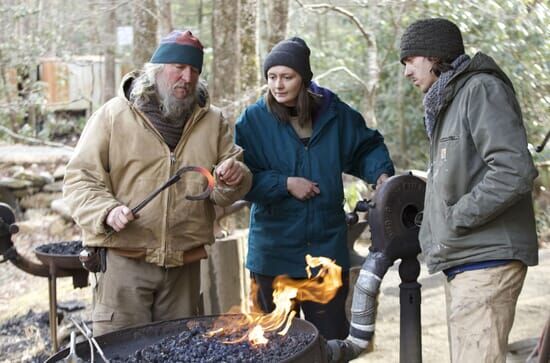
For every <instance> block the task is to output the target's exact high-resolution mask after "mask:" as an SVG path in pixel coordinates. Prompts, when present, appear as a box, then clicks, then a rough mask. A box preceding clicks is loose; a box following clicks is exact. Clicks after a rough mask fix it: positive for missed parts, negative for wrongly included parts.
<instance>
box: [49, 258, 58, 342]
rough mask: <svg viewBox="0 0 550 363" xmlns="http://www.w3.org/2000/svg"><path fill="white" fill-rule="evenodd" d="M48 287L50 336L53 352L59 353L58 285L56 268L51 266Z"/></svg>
mask: <svg viewBox="0 0 550 363" xmlns="http://www.w3.org/2000/svg"><path fill="white" fill-rule="evenodd" d="M48 287H49V295H50V296H49V297H50V315H49V317H50V336H51V339H52V347H53V352H54V353H55V352H57V350H58V349H59V345H58V343H57V285H56V276H55V267H53V266H50V275H49V276H48Z"/></svg>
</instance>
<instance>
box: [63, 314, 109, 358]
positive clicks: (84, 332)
mask: <svg viewBox="0 0 550 363" xmlns="http://www.w3.org/2000/svg"><path fill="white" fill-rule="evenodd" d="M71 321H72V322H73V325H74V326H75V327H76V328H77V329H78V330H79V331H80V333H82V335H83V336H84V337H85V338H86V339H87V340H88V344H90V362H91V363H94V347H95V349H96V350H97V352H98V353H99V356H100V357H101V359H103V361H104V362H105V363H109V360H108V359H107V357H106V356H105V354H104V353H103V350H102V349H101V347H100V346H99V344H98V343H97V340H95V338H94V336H93V334H92V331H91V330H90V328H88V326H87V325H86V323H85V322H84V320H83V321H82V326H80V324H78V323H77V322H76V320H75V319H73V318H71ZM72 334H74V332H73V333H71V352H74V348H73V344H74V343H73V335H72ZM74 356H75V357H76V353H75V355H74Z"/></svg>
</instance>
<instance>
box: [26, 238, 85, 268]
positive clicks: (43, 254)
mask: <svg viewBox="0 0 550 363" xmlns="http://www.w3.org/2000/svg"><path fill="white" fill-rule="evenodd" d="M75 244H80V246H82V242H81V241H66V242H57V243H50V244H45V245H40V246H38V247H37V248H35V250H34V253H35V254H36V258H38V260H40V262H42V263H43V264H44V265H47V266H51V265H53V266H55V268H56V269H66V270H81V269H82V264H81V263H80V260H79V259H78V253H79V252H80V251H78V252H76V253H66V254H60V253H59V252H58V253H52V251H54V252H56V249H55V248H56V245H57V246H60V247H61V250H62V249H63V247H64V248H65V249H66V250H69V252H74V251H70V250H74V249H75V246H73V245H75ZM50 246H51V247H50ZM58 249H59V248H58ZM81 249H82V247H81Z"/></svg>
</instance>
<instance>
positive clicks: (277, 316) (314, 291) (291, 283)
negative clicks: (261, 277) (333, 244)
mask: <svg viewBox="0 0 550 363" xmlns="http://www.w3.org/2000/svg"><path fill="white" fill-rule="evenodd" d="M312 269H318V271H317V273H316V274H315V276H313V277H312V275H313V273H312ZM306 272H307V276H308V278H307V279H303V280H296V279H292V278H290V277H288V276H277V277H276V278H275V280H274V281H273V302H274V304H275V309H274V310H273V311H272V312H271V313H269V314H265V313H262V312H261V311H260V309H259V308H258V307H257V306H256V304H254V305H253V307H252V311H251V312H243V318H242V319H240V320H238V321H235V318H234V316H232V317H231V318H229V317H228V318H224V317H223V316H222V318H220V319H219V320H218V321H216V323H215V324H214V328H213V330H211V331H209V332H208V333H206V336H208V337H212V336H215V335H217V334H224V335H226V334H227V335H231V334H234V333H236V332H239V331H245V332H246V333H245V334H244V335H242V336H241V337H240V338H238V339H235V340H231V341H227V343H239V342H242V341H244V340H247V339H248V341H249V342H250V343H251V344H252V345H262V344H267V342H268V341H269V339H267V338H266V337H265V335H264V333H265V332H273V331H278V333H277V334H280V335H285V334H286V333H287V332H288V330H289V329H290V326H291V325H292V319H294V317H295V316H296V311H295V310H294V304H295V303H294V302H295V301H313V302H317V303H321V304H326V303H328V302H329V301H330V300H331V299H332V298H333V297H334V296H335V295H336V292H337V291H338V289H339V288H340V287H341V286H342V268H341V267H340V266H338V265H336V264H335V263H334V261H332V260H331V259H329V258H327V257H312V256H310V255H306ZM257 289H258V287H257V286H256V285H255V284H254V283H253V285H252V289H251V290H252V291H251V295H252V296H256V291H257ZM253 300H254V299H253ZM243 327H244V330H243Z"/></svg>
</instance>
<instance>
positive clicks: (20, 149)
mask: <svg viewBox="0 0 550 363" xmlns="http://www.w3.org/2000/svg"><path fill="white" fill-rule="evenodd" d="M72 153H73V152H72V150H69V149H68V148H60V147H51V146H33V145H21V144H15V145H0V164H24V163H37V164H43V163H63V164H64V163H66V162H68V161H69V158H70V157H71V155H72Z"/></svg>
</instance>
